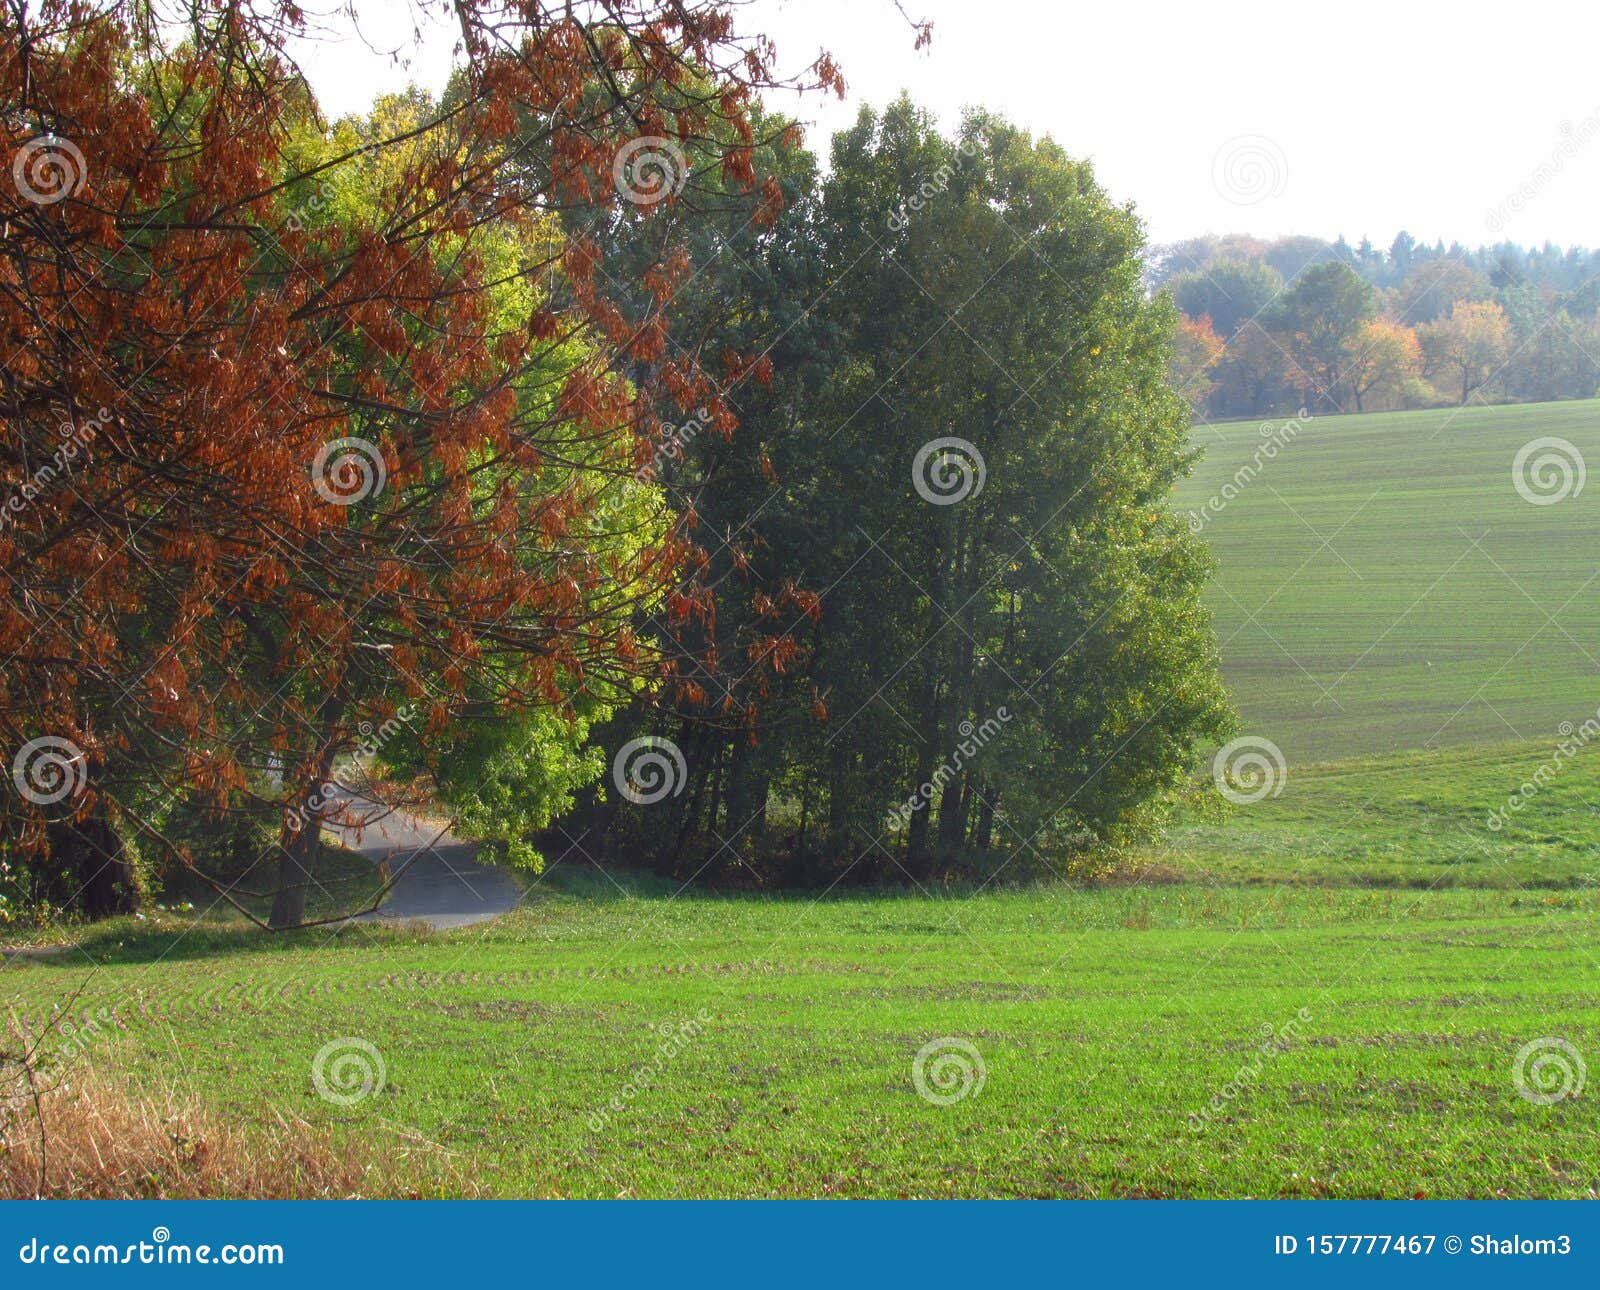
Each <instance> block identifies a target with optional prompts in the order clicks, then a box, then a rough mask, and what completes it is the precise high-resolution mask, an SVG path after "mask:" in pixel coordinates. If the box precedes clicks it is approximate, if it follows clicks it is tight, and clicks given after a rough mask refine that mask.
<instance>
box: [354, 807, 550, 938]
mask: <svg viewBox="0 0 1600 1290" xmlns="http://www.w3.org/2000/svg"><path fill="white" fill-rule="evenodd" d="M350 802H351V808H352V813H353V816H354V818H355V819H357V820H360V821H362V823H359V824H350V825H346V826H343V827H340V828H335V829H332V830H331V831H332V832H333V833H335V834H337V835H338V836H339V840H340V842H341V843H343V845H345V846H347V847H349V848H351V849H352V850H354V851H359V852H360V853H361V854H362V855H364V856H367V857H368V858H370V859H371V860H372V862H373V863H374V864H378V863H380V862H382V861H385V860H386V861H388V863H389V869H390V872H392V873H395V872H399V871H400V866H401V865H404V864H406V861H407V860H410V859H411V857H412V856H413V855H415V856H416V859H415V860H412V861H411V863H410V864H409V865H407V867H406V869H405V872H404V873H402V874H401V875H400V881H399V882H397V883H396V884H395V886H394V890H393V891H391V892H390V893H389V898H388V899H387V900H385V901H384V902H383V905H382V906H381V907H380V908H379V909H378V911H377V912H376V913H372V914H363V915H362V916H361V917H362V919H363V920H371V921H376V922H407V923H413V922H420V923H426V924H427V925H428V926H429V927H436V928H446V927H466V926H468V925H470V924H472V923H481V922H484V921H486V920H488V919H490V918H495V917H497V916H499V915H500V914H503V913H505V912H506V911H507V910H510V909H514V908H516V906H517V903H518V902H519V901H520V900H521V899H522V888H520V887H518V886H517V884H516V883H515V882H513V881H512V880H511V877H510V876H509V875H508V874H507V873H505V871H504V870H501V869H497V868H495V867H493V866H492V865H485V864H481V863H479V861H478V844H477V843H475V842H468V841H466V840H465V839H464V838H458V837H456V836H455V835H454V834H453V833H450V832H449V831H448V830H444V829H443V826H442V825H439V824H430V823H428V822H426V821H424V820H419V819H417V818H416V817H414V816H412V815H410V814H408V813H407V812H405V811H391V810H390V809H389V808H388V807H385V806H382V805H380V804H379V803H377V802H374V801H371V800H370V799H367V798H362V797H355V796H352V797H351V799H350ZM419 852H420V854H418V853H419Z"/></svg>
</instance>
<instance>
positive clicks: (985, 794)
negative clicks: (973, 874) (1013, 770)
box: [972, 784, 996, 853]
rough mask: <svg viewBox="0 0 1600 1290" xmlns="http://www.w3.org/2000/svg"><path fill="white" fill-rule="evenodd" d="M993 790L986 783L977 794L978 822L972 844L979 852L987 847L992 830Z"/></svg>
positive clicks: (994, 795)
mask: <svg viewBox="0 0 1600 1290" xmlns="http://www.w3.org/2000/svg"><path fill="white" fill-rule="evenodd" d="M995 797H996V794H995V791H994V789H992V788H990V787H989V786H988V785H987V784H985V785H984V786H983V791H982V792H981V793H980V794H979V795H978V803H979V805H978V823H977V827H976V829H975V830H974V833H973V840H972V841H973V846H974V847H976V848H977V850H978V851H979V852H980V853H981V852H984V851H987V850H988V849H989V838H990V836H991V835H992V833H993V831H994V803H995Z"/></svg>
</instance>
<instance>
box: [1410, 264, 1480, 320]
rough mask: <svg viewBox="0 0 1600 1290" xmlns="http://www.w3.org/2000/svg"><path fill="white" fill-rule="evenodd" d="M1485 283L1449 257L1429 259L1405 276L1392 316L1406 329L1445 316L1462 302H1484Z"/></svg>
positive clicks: (1468, 268)
mask: <svg viewBox="0 0 1600 1290" xmlns="http://www.w3.org/2000/svg"><path fill="white" fill-rule="evenodd" d="M1490 294H1491V290H1490V287H1489V283H1488V281H1487V280H1486V279H1485V278H1484V276H1483V275H1482V274H1481V273H1479V272H1478V271H1477V270H1476V269H1474V268H1472V267H1471V266H1469V265H1466V264H1463V263H1462V262H1461V261H1460V260H1458V259H1454V258H1452V257H1449V256H1444V257H1441V258H1439V259H1434V260H1428V261H1426V262H1425V263H1423V264H1419V265H1418V266H1417V267H1416V268H1415V269H1413V270H1412V271H1411V272H1410V273H1409V274H1407V275H1406V277H1405V279H1404V281H1402V282H1401V283H1400V285H1399V287H1398V288H1397V289H1396V293H1395V303H1394V310H1395V316H1396V318H1397V319H1398V320H1399V321H1400V322H1403V323H1405V324H1406V325H1407V326H1409V327H1419V326H1421V325H1422V324H1423V323H1430V322H1434V321H1436V320H1438V319H1440V318H1443V317H1445V316H1446V315H1447V314H1448V313H1449V312H1450V311H1451V310H1452V309H1453V308H1455V306H1456V305H1457V303H1459V302H1460V301H1463V300H1487V299H1488V298H1489V296H1490Z"/></svg>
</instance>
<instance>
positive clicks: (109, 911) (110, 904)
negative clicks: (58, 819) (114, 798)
mask: <svg viewBox="0 0 1600 1290" xmlns="http://www.w3.org/2000/svg"><path fill="white" fill-rule="evenodd" d="M51 832H52V834H53V836H52V838H51V844H50V849H51V852H52V853H53V854H54V855H55V856H57V857H59V858H60V859H61V861H62V862H63V863H62V867H63V869H64V870H65V871H66V872H67V873H69V874H70V875H71V879H70V882H71V884H72V888H73V890H72V894H71V896H70V898H69V900H68V907H69V908H71V909H73V910H75V911H77V912H78V913H81V914H82V915H83V916H84V917H85V918H90V919H95V918H110V917H112V916H113V915H115V914H132V913H136V912H137V911H138V908H139V884H138V879H137V877H136V876H135V874H134V871H133V864H132V862H131V861H130V860H129V859H128V851H127V848H126V847H125V846H124V845H123V843H122V836H121V835H120V834H119V833H118V832H117V831H116V829H114V828H113V827H112V826H111V821H110V820H109V819H108V818H107V816H106V809H105V804H104V803H103V802H97V803H96V804H95V805H94V807H93V808H91V811H90V814H89V816H88V818H87V819H83V820H74V821H71V822H68V823H64V824H59V825H54V826H52V829H51Z"/></svg>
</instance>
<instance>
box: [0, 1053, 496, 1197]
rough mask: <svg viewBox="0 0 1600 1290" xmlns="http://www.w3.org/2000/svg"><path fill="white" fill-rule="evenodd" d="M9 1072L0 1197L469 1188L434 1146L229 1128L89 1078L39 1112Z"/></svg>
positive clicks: (1, 1109) (2, 1099)
mask: <svg viewBox="0 0 1600 1290" xmlns="http://www.w3.org/2000/svg"><path fill="white" fill-rule="evenodd" d="M3 1075H4V1079H5V1087H3V1088H0V1198H5V1199H13V1198H20V1197H32V1196H41V1195H42V1196H44V1197H46V1198H51V1199H99V1200H116V1199H142V1200H155V1199H173V1200H183V1199H193V1198H200V1197H227V1198H245V1199H273V1200H283V1199H322V1198H339V1197H371V1196H388V1197H419V1196H437V1195H461V1194H463V1193H464V1192H470V1191H471V1190H472V1188H471V1187H470V1186H468V1185H465V1184H463V1183H462V1182H461V1181H460V1180H459V1179H457V1178H455V1177H454V1176H453V1174H452V1173H451V1171H449V1170H448V1169H447V1168H446V1167H444V1165H443V1162H442V1161H441V1154H442V1153H441V1152H440V1151H439V1150H437V1149H435V1148H431V1147H427V1148H423V1149H421V1150H413V1149H410V1148H409V1147H407V1146H406V1145H405V1144H397V1146H396V1147H395V1148H394V1149H393V1150H391V1151H390V1152H389V1153H387V1154H382V1155H380V1154H378V1153H376V1152H375V1151H374V1150H373V1149H372V1147H370V1146H369V1145H365V1144H363V1145H362V1146H360V1147H359V1148H357V1147H354V1146H352V1144H350V1143H348V1142H342V1141H336V1140H335V1139H334V1138H333V1137H332V1136H331V1135H329V1134H328V1133H327V1132H325V1131H323V1130H319V1129H316V1128H315V1127H314V1126H312V1125H310V1124H308V1123H307V1122H306V1121H304V1120H302V1119H299V1118H298V1117H292V1116H286V1115H282V1114H279V1115H277V1116H276V1117H275V1122H273V1123H271V1124H261V1125H251V1126H249V1127H248V1128H241V1127H236V1126H231V1125H227V1124H224V1123H222V1122H220V1120H219V1119H218V1118H217V1117H215V1116H214V1115H212V1114H209V1113H207V1112H206V1111H204V1110H202V1109H198V1108H195V1107H193V1106H187V1105H183V1104H181V1103H180V1102H179V1101H178V1100H177V1099H176V1098H174V1097H173V1096H172V1095H170V1094H168V1095H164V1096H161V1097H158V1098H151V1097H145V1096H140V1095H137V1094H135V1093H133V1092H132V1091H131V1090H129V1089H128V1088H126V1087H124V1086H123V1085H121V1084H120V1083H118V1082H116V1081H115V1080H112V1079H110V1078H108V1077H107V1076H104V1075H102V1074H99V1073H96V1072H93V1071H89V1072H87V1073H85V1074H83V1075H82V1076H81V1077H80V1076H78V1075H76V1074H75V1075H74V1078H73V1079H72V1080H71V1082H70V1083H63V1084H60V1085H58V1086H56V1087H54V1088H52V1089H50V1090H48V1091H46V1092H43V1093H42V1094H41V1096H40V1098H39V1100H38V1103H37V1110H36V1106H35V1102H34V1099H33V1097H32V1094H31V1093H30V1091H29V1086H28V1081H27V1076H26V1073H25V1072H24V1070H23V1069H22V1068H21V1067H20V1066H17V1065H10V1066H7V1067H5V1068H4V1071H3ZM41 1120H42V1122H43V1127H44V1171H43V1179H44V1181H43V1186H42V1187H41V1185H40V1176H41V1173H40V1134H39V1129H40V1124H41Z"/></svg>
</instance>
